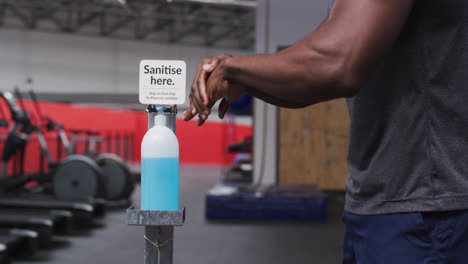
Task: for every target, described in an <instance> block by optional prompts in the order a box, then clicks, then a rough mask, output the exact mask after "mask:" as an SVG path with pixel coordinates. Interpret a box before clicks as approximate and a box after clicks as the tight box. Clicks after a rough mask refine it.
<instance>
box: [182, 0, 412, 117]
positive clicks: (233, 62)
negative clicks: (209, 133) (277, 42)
mask: <svg viewBox="0 0 468 264" xmlns="http://www.w3.org/2000/svg"><path fill="white" fill-rule="evenodd" d="M413 3H414V0H391V1H389V0H353V1H349V0H337V1H336V4H335V6H334V8H333V10H332V13H331V14H330V17H329V18H328V20H327V19H326V20H324V22H322V24H321V25H320V26H319V28H318V29H317V30H316V31H315V32H313V33H312V34H310V35H308V36H307V37H305V38H304V39H302V40H300V41H299V42H297V43H296V44H294V45H293V46H291V47H289V48H287V49H284V50H282V51H280V52H277V53H275V54H272V55H256V56H246V57H228V58H224V59H223V60H219V62H217V63H216V67H214V69H211V70H210V71H212V72H211V73H209V78H208V81H207V82H206V77H207V76H208V75H203V76H204V78H205V79H202V78H200V79H199V80H198V81H197V82H194V85H193V86H192V91H194V90H195V91H198V93H196V94H200V95H201V96H199V97H194V98H193V101H195V102H198V103H197V105H198V106H199V107H198V109H197V110H198V111H196V112H198V113H200V114H201V118H202V119H205V118H206V117H207V114H209V112H210V109H209V108H208V106H210V105H212V104H213V102H215V101H217V100H219V99H221V98H223V97H224V96H223V95H224V94H228V93H235V92H233V91H232V90H233V89H239V87H241V88H243V89H244V90H245V91H246V92H247V93H249V94H252V95H253V96H256V97H258V98H260V99H262V100H264V101H266V102H269V103H272V104H277V105H278V104H279V102H287V106H288V107H291V108H296V107H304V106H307V105H311V104H314V103H317V102H321V101H326V100H331V99H335V98H339V97H349V96H352V95H354V94H355V93H357V92H358V90H359V87H360V85H361V84H362V82H363V81H364V80H365V78H366V77H367V74H368V72H369V71H370V70H371V68H372V67H373V66H374V65H375V64H376V63H377V62H378V60H379V59H380V58H382V57H383V55H384V54H385V53H386V52H388V51H389V50H390V49H391V47H392V45H393V43H394V42H395V41H396V39H397V38H398V36H399V34H400V32H401V29H402V28H403V26H404V24H405V23H406V20H407V17H408V15H409V13H410V11H411V9H412V6H413ZM201 76H202V75H201ZM203 97H205V100H202V99H201V98H203ZM206 98H207V99H206ZM224 101H225V100H224ZM230 103H232V102H228V103H227V104H226V102H225V103H224V107H223V108H222V111H224V110H227V107H226V105H228V104H230ZM279 105H281V104H279ZM221 115H223V114H221ZM192 117H193V116H186V120H188V119H191V118H192Z"/></svg>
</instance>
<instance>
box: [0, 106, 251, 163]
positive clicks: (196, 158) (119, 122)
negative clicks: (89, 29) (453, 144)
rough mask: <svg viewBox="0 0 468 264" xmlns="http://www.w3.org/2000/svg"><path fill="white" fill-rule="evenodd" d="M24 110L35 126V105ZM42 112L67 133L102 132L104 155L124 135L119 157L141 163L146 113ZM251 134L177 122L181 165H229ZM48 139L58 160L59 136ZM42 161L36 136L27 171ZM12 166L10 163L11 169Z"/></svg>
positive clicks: (30, 146)
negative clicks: (236, 145)
mask: <svg viewBox="0 0 468 264" xmlns="http://www.w3.org/2000/svg"><path fill="white" fill-rule="evenodd" d="M1 104H2V105H1V107H2V109H3V113H5V116H6V117H5V119H7V120H10V114H9V110H8V108H7V107H6V105H5V104H4V102H2V103H1ZM25 108H26V109H27V110H28V112H30V114H31V116H32V118H33V122H36V121H35V120H37V118H35V117H36V116H37V114H36V112H35V108H34V106H33V104H32V102H30V101H25ZM40 108H41V112H42V115H43V116H47V117H50V118H52V119H53V120H54V121H56V122H59V123H62V124H64V125H65V127H66V128H68V129H72V128H75V129H76V128H81V129H92V130H97V131H99V132H101V135H103V136H104V137H106V138H108V139H110V140H109V141H107V140H104V142H103V143H101V152H107V150H108V149H110V152H114V153H115V152H117V148H118V147H117V146H116V138H117V137H120V138H121V139H122V138H123V136H124V135H125V136H127V138H129V139H131V141H130V140H129V141H128V142H127V143H128V146H129V147H128V148H127V152H125V153H120V154H121V156H122V157H123V158H129V159H130V160H131V161H135V162H138V161H139V160H140V143H141V140H142V138H143V136H144V134H145V133H146V130H147V115H146V114H145V113H143V112H134V111H124V110H114V109H106V108H97V107H87V106H80V105H72V104H61V103H51V102H40ZM0 130H1V131H2V132H3V135H2V139H3V140H4V139H5V137H6V132H7V129H6V128H0ZM251 134H252V128H251V126H248V125H234V124H233V125H230V124H228V123H227V122H210V121H208V122H207V123H205V125H203V126H202V127H197V126H196V121H191V122H184V121H183V120H180V119H178V120H177V137H178V139H179V145H180V162H181V163H183V164H187V163H192V164H193V163H195V164H215V165H225V164H229V163H231V162H232V159H233V155H232V154H227V153H226V148H227V145H229V144H230V143H233V142H236V141H241V140H242V139H243V138H244V137H245V136H248V135H251ZM46 138H47V141H48V143H49V149H50V151H51V152H52V155H53V157H54V158H56V154H57V144H58V143H57V141H56V135H55V134H54V133H47V134H46ZM3 140H2V141H3ZM120 141H122V140H120ZM107 143H110V144H107ZM123 145H124V142H123V141H122V142H121V143H120V146H119V147H120V149H121V152H123V148H124V146H123ZM84 149H85V145H84V143H82V144H81V145H79V146H78V150H79V151H80V150H81V151H82V150H84ZM129 152H130V153H129ZM62 153H63V151H62ZM128 154H131V155H130V156H129V155H128ZM39 157H40V153H39V145H38V143H37V139H36V137H35V136H33V138H32V140H31V141H30V143H29V144H28V146H27V150H26V161H27V164H26V170H27V171H36V170H37V169H38V167H39V164H40V163H39ZM12 163H13V162H10V167H11V166H12Z"/></svg>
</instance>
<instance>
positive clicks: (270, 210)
mask: <svg viewBox="0 0 468 264" xmlns="http://www.w3.org/2000/svg"><path fill="white" fill-rule="evenodd" d="M248 186H249V185H242V184H233V183H218V184H217V185H216V186H214V187H213V188H212V189H211V190H210V191H208V193H207V194H206V203H205V206H206V207H205V216H206V217H207V218H210V219H257V220H316V221H324V220H326V219H327V197H326V195H325V194H324V193H322V192H321V191H320V190H319V189H318V188H317V186H315V185H278V186H272V187H260V188H258V189H257V190H255V191H251V190H249V189H248Z"/></svg>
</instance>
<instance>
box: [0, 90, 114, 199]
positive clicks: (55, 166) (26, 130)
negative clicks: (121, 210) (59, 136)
mask: <svg viewBox="0 0 468 264" xmlns="http://www.w3.org/2000/svg"><path fill="white" fill-rule="evenodd" d="M15 93H16V96H17V97H18V100H19V102H20V104H22V98H21V95H20V93H19V91H18V90H16V92H15ZM0 96H1V97H2V98H3V99H4V100H5V101H6V103H7V105H8V107H9V109H10V111H11V116H12V120H13V122H14V124H13V127H12V129H11V131H10V133H9V136H8V139H7V142H6V144H5V149H4V152H3V157H2V175H3V176H2V177H3V178H5V177H6V166H7V162H8V160H9V159H10V158H11V157H12V155H13V154H14V153H16V151H17V150H18V149H19V150H20V151H21V152H22V153H24V149H25V147H26V143H27V142H28V140H29V138H30V137H31V135H32V134H33V133H35V134H36V135H37V139H38V141H39V145H40V149H41V153H42V155H44V156H45V158H46V160H47V165H48V168H49V173H47V174H44V175H36V176H32V175H23V166H22V165H23V163H24V154H22V155H21V160H20V164H21V173H20V174H21V177H22V178H21V179H18V180H17V183H18V184H21V183H26V182H28V181H31V180H36V181H37V182H39V183H41V184H42V185H43V186H45V188H44V189H43V190H44V191H46V192H48V191H49V192H50V191H51V190H49V189H48V188H47V186H48V185H50V184H51V185H52V188H51V189H52V192H53V194H54V195H55V197H56V198H57V199H60V200H74V201H89V200H90V199H93V198H104V197H105V187H104V176H103V172H102V170H101V168H100V167H99V166H98V165H97V164H96V162H95V161H93V160H92V159H91V158H89V157H87V156H85V155H69V156H68V157H66V158H65V159H64V160H62V161H60V160H59V161H54V160H53V159H52V157H51V155H50V153H49V150H48V144H47V141H46V139H45V137H44V134H43V133H42V129H41V127H40V126H35V125H33V124H32V122H31V120H30V118H29V117H28V114H27V113H26V110H25V109H24V107H23V109H21V108H20V107H19V106H18V105H17V104H16V101H15V96H14V95H13V94H12V93H10V92H2V93H1V95H0ZM18 128H19V129H18Z"/></svg>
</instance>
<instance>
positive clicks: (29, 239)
mask: <svg viewBox="0 0 468 264" xmlns="http://www.w3.org/2000/svg"><path fill="white" fill-rule="evenodd" d="M38 238H39V234H38V233H37V232H36V231H32V230H28V229H15V228H13V229H7V228H0V244H1V243H3V244H5V245H6V247H7V249H8V254H9V255H11V256H12V257H15V258H19V259H28V258H31V257H32V256H34V254H35V253H36V252H37V250H38V249H39V239H38ZM0 263H1V262H0Z"/></svg>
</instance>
